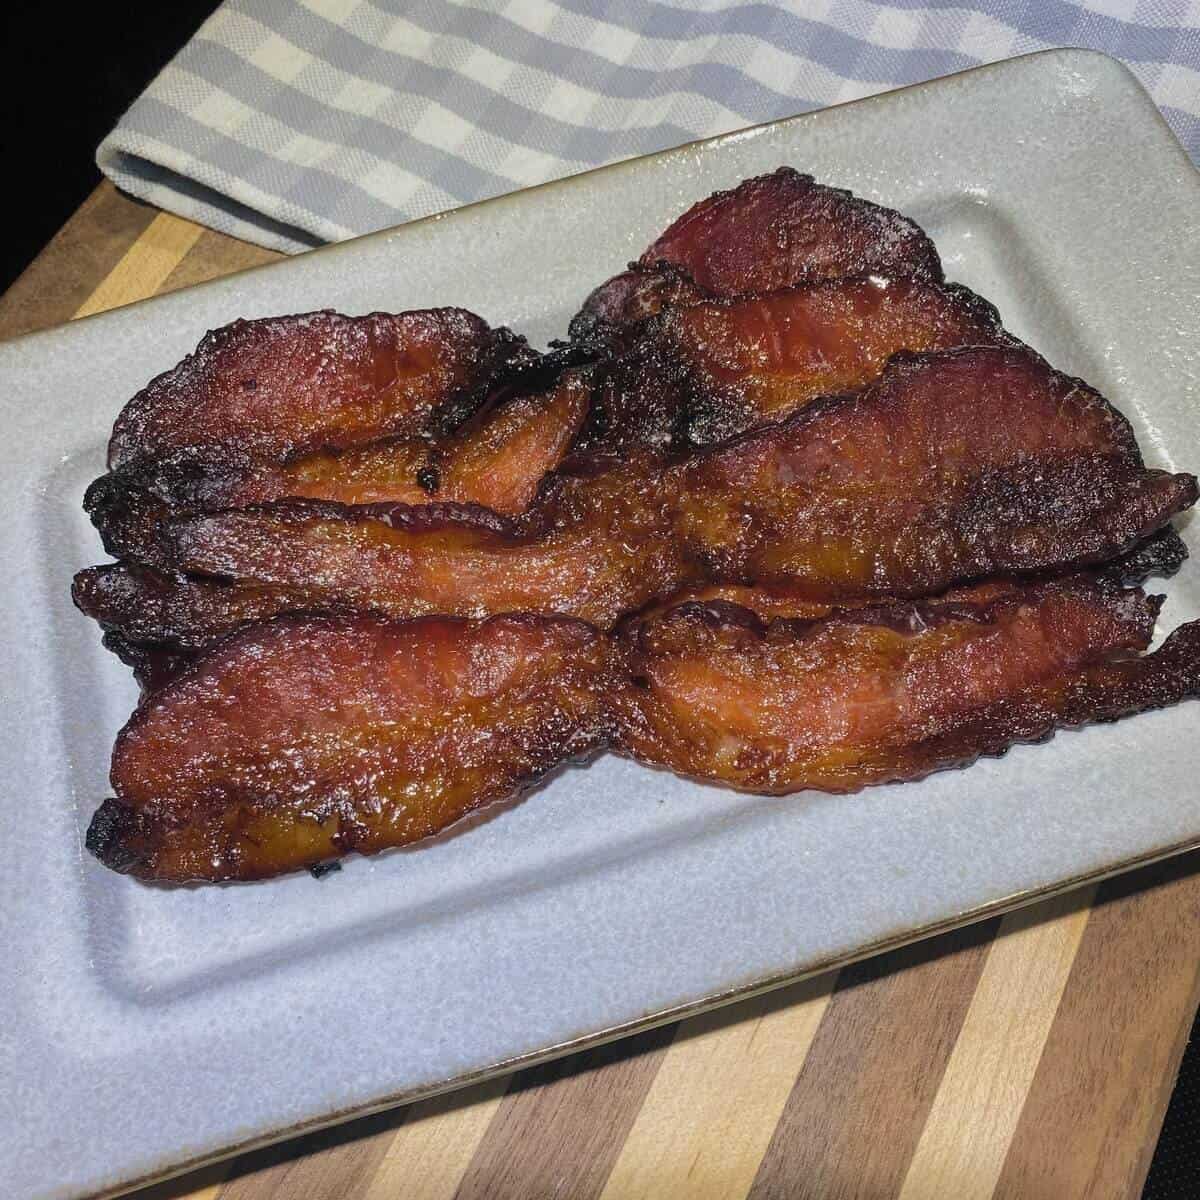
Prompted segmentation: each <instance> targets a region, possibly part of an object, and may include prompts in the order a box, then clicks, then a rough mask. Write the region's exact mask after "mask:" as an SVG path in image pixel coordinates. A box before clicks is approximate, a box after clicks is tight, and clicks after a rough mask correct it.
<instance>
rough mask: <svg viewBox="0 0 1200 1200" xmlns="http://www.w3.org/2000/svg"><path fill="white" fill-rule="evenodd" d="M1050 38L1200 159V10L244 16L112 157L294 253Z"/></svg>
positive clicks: (152, 186)
mask: <svg viewBox="0 0 1200 1200" xmlns="http://www.w3.org/2000/svg"><path fill="white" fill-rule="evenodd" d="M1051 46H1088V47H1092V48H1094V49H1097V50H1104V51H1107V52H1108V53H1109V54H1112V55H1115V56H1116V57H1118V58H1120V59H1123V60H1124V61H1125V62H1126V63H1128V64H1129V66H1130V67H1132V68H1133V70H1134V71H1135V72H1136V73H1137V75H1138V77H1139V78H1140V79H1141V81H1142V83H1143V84H1144V85H1145V87H1146V88H1147V89H1148V90H1149V92H1150V94H1151V95H1152V96H1153V97H1154V99H1155V101H1156V102H1157V103H1158V105H1159V107H1160V108H1161V109H1162V112H1163V114H1164V115H1165V116H1166V118H1167V120H1168V121H1169V122H1170V123H1171V125H1172V127H1173V128H1174V130H1175V133H1176V135H1177V136H1178V137H1179V138H1180V140H1181V141H1182V142H1183V144H1184V146H1185V147H1186V148H1187V150H1188V152H1189V153H1190V154H1191V155H1192V158H1193V160H1200V0H973V2H972V0H960V2H957V3H956V2H954V0H950V2H946V0H924V2H921V0H891V2H890V3H885V2H882V0H811V2H806V3H803V4H794V3H793V4H789V3H784V2H781V0H754V2H749V0H744V2H738V0H509V2H507V3H501V2H493V3H488V2H487V0H457V2H454V3H451V2H450V0H227V2H226V3H225V4H223V5H222V6H221V7H220V8H219V9H218V10H217V11H216V12H215V13H214V14H213V16H212V17H211V18H210V19H209V20H208V21H206V22H205V23H204V25H203V26H202V27H201V28H200V30H199V31H198V32H197V34H196V36H195V37H194V38H192V40H191V41H190V42H188V44H187V45H186V46H185V47H184V48H183V50H182V51H181V52H180V53H179V54H178V55H177V56H176V57H175V59H174V60H173V61H172V62H171V63H170V64H168V66H167V67H166V68H165V69H164V70H163V72H162V73H161V74H160V75H159V76H158V78H157V79H155V80H154V82H153V83H152V84H151V85H150V86H149V88H147V90H146V91H145V93H144V94H143V95H142V96H141V97H140V98H139V99H138V100H137V101H136V102H135V103H134V105H133V107H132V108H130V110H129V111H128V112H127V113H126V114H125V115H124V116H123V117H122V118H121V120H120V122H119V123H118V125H117V127H116V129H114V130H113V131H112V133H110V134H109V135H108V137H106V138H105V139H104V141H103V142H102V143H101V145H100V148H99V150H98V151H97V162H98V163H99V166H100V169H101V170H102V171H103V172H104V173H105V174H106V175H108V176H109V177H110V178H111V179H112V180H113V182H114V183H116V184H117V185H118V186H119V187H122V188H124V189H125V190H126V191H129V192H132V193H133V194H134V195H137V196H140V197H142V198H144V199H146V200H148V201H150V202H151V203H153V204H156V205H158V206H159V207H161V208H165V209H167V210H169V211H171V212H175V213H179V214H181V215H183V216H186V217H190V218H192V219H193V220H195V221H199V222H201V223H203V224H205V225H209V226H212V227H213V228H215V229H220V230H223V231H224V232H226V233H231V234H234V235H235V236H237V237H241V238H246V239H248V240H250V241H253V242H258V243H259V244H261V245H263V246H270V247H272V248H274V249H277V250H285V251H298V250H304V249H307V248H308V247H310V246H314V245H318V244H320V243H321V242H326V241H338V240H341V239H343V238H348V237H353V236H355V235H357V234H360V233H368V232H370V231H371V230H375V229H381V228H384V227H386V226H389V225H396V224H399V223H400V222H402V221H408V220H411V219H412V218H414V217H421V216H425V215H427V214H429V213H433V212H440V211H442V210H444V209H448V208H454V207H456V206H458V205H460V204H464V203H467V202H468V201H472V200H481V199H484V198H485V197H488V196H494V195H498V194H500V193H502V192H508V191H513V190H514V189H516V188H521V187H527V186H529V185H530V184H535V183H541V182H543V181H544V180H547V179H554V178H557V177H559V176H562V175H569V174H573V173H575V172H577V171H580V170H583V169H585V168H587V167H592V166H597V165H599V164H601V163H605V162H612V161H615V160H618V159H622V158H629V157H631V156H633V155H638V154H645V153H647V152H649V151H653V150H661V149H663V148H665V147H668V146H674V145H677V144H679V143H680V142H685V141H689V140H691V139H693V138H697V137H706V136H709V135H711V134H716V133H722V132H724V131H726V130H730V129H736V128H739V127H740V126H743V125H748V124H753V123H756V122H760V121H767V120H771V119H773V118H776V117H785V116H790V115H792V114H794V113H797V112H803V111H805V110H807V109H812V108H819V107H821V106H822V105H826V104H833V103H836V102H838V101H842V100H852V99H855V98H856V97H859V96H865V95H869V94H870V93H872V92H879V91H884V90H886V89H888V88H893V87H897V86H899V85H901V84H906V83H914V82H917V81H919V80H923V79H929V78H931V77H933V76H935V75H944V74H946V73H948V72H951V71H961V70H963V69H964V68H967V67H972V66H975V65H977V64H979V63H983V62H990V61H994V60H996V59H1001V58H1009V57H1011V56H1013V55H1016V54H1024V53H1027V52H1029V51H1033V50H1042V49H1046V48H1047V47H1051Z"/></svg>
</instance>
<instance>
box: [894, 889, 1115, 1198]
mask: <svg viewBox="0 0 1200 1200" xmlns="http://www.w3.org/2000/svg"><path fill="white" fill-rule="evenodd" d="M1093 893H1094V889H1093V888H1087V889H1084V890H1083V891H1082V892H1077V893H1073V894H1070V895H1067V896H1063V897H1059V898H1057V899H1054V900H1050V901H1047V902H1046V903H1045V904H1040V905H1037V906H1036V907H1034V908H1030V909H1023V910H1021V911H1019V912H1016V913H1012V914H1010V915H1009V916H1007V917H1005V918H1004V920H1003V921H1002V922H1001V924H1000V932H999V934H998V935H997V937H996V940H995V942H993V944H992V948H991V950H990V951H989V953H988V958H987V963H986V964H985V966H984V969H983V973H982V975H981V976H980V979H979V985H978V987H977V988H976V989H975V995H974V997H973V999H972V1001H971V1007H970V1009H969V1010H968V1012H967V1016H966V1019H965V1020H964V1021H963V1027H962V1031H961V1032H960V1033H959V1036H958V1041H957V1042H956V1043H955V1045H954V1051H953V1053H952V1054H951V1055H950V1061H949V1062H948V1063H947V1064H946V1072H945V1075H944V1076H943V1078H942V1085H941V1087H940V1088H939V1089H938V1093H937V1096H936V1098H935V1099H934V1102H933V1108H932V1110H931V1111H930V1114H929V1119H928V1120H927V1121H926V1123H925V1129H924V1131H923V1133H922V1134H921V1140H920V1142H919V1143H918V1144H917V1149H916V1153H915V1154H914V1155H913V1159H912V1162H911V1163H910V1164H909V1168H908V1172H907V1174H906V1175H905V1179H904V1186H903V1188H902V1189H901V1192H900V1200H944V1198H945V1197H946V1196H953V1197H955V1200H990V1197H991V1196H992V1193H993V1191H994V1190H995V1187H996V1182H997V1180H998V1179H999V1177H1000V1171H1001V1169H1002V1168H1003V1166H1004V1158H1005V1155H1006V1154H1007V1153H1008V1148H1009V1145H1010V1143H1011V1141H1012V1137H1013V1134H1014V1133H1015V1131H1016V1128H1017V1122H1018V1120H1019V1119H1020V1116H1021V1108H1022V1106H1023V1105H1024V1103H1025V1097H1026V1095H1027V1094H1028V1092H1029V1088H1030V1085H1031V1084H1032V1082H1033V1077H1034V1073H1035V1071H1036V1070H1037V1065H1038V1061H1039V1060H1040V1058H1041V1056H1042V1048H1043V1047H1044V1046H1045V1044H1046V1037H1047V1035H1048V1034H1049V1032H1050V1026H1051V1023H1052V1022H1053V1020H1054V1014H1055V1012H1057V1010H1058V1005H1059V1001H1060V1000H1061V999H1062V994H1063V989H1064V988H1065V987H1066V984H1067V978H1068V976H1069V975H1070V972H1071V964H1072V963H1073V962H1074V960H1075V954H1076V951H1077V950H1078V949H1079V943H1080V939H1081V938H1082V937H1083V931H1084V929H1085V927H1086V926H1087V921H1088V912H1089V908H1088V906H1089V904H1090V902H1091V898H1092V895H1093Z"/></svg>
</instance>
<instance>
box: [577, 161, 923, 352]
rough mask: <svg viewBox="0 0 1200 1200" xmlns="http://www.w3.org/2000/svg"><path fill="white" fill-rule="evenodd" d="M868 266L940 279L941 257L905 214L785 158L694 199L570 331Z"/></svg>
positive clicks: (606, 331)
mask: <svg viewBox="0 0 1200 1200" xmlns="http://www.w3.org/2000/svg"><path fill="white" fill-rule="evenodd" d="M869 273H878V274H881V275H919V276H922V277H925V278H929V279H933V280H940V279H941V278H942V264H941V261H940V259H939V258H938V254H937V250H936V249H935V248H934V245H933V243H932V242H931V241H930V240H929V238H928V237H927V236H926V235H925V233H924V232H923V231H922V230H921V228H920V226H918V225H917V224H916V223H915V222H913V221H910V220H909V219H908V218H907V217H905V216H902V215H901V214H900V213H898V212H895V211H894V210H892V209H890V208H883V207H881V206H880V205H878V204H872V203H871V202H870V201H867V200H862V199H859V198H858V197H856V196H853V195H852V194H851V193H850V192H847V191H843V190H841V189H840V188H831V187H826V186H825V185H824V184H820V183H816V182H815V181H814V180H813V178H812V176H811V175H801V174H799V173H798V172H796V171H794V170H792V169H791V168H790V167H780V168H779V170H777V171H774V172H772V173H771V174H769V175H760V176H758V177H757V178H754V179H748V180H746V181H745V182H744V183H741V184H739V185H738V186H737V187H736V188H734V189H733V190H732V191H728V192H717V193H716V194H715V195H712V196H710V197H709V198H708V199H707V200H701V201H700V203H699V204H695V205H693V206H692V207H691V208H690V209H688V211H687V212H686V213H684V214H683V216H681V217H679V218H678V220H676V221H675V222H674V223H673V224H672V225H671V226H670V227H669V228H668V229H667V230H666V231H665V232H664V233H663V234H662V236H661V237H659V238H658V240H657V241H655V242H654V244H653V245H651V246H650V247H649V248H648V249H647V250H646V252H645V253H644V254H643V255H642V256H641V258H640V259H639V260H638V262H637V263H635V264H634V265H633V266H632V268H631V269H630V270H629V271H627V272H624V273H623V274H621V275H617V276H615V277H614V278H613V279H611V280H609V281H608V282H607V283H604V284H601V285H600V287H598V288H597V289H596V290H595V291H594V292H593V293H592V294H591V295H590V296H589V297H588V299H587V300H586V302H585V303H584V306H583V308H582V309H581V310H580V312H579V314H578V315H577V316H576V317H575V319H574V320H573V321H572V322H571V336H572V337H574V338H578V339H581V340H593V341H598V342H602V343H608V342H611V341H613V340H614V339H616V340H618V341H619V340H620V338H621V332H622V330H623V328H624V327H625V326H627V325H629V324H631V323H633V322H637V321H639V320H642V319H644V318H645V317H647V316H650V315H653V314H654V313H656V312H658V311H660V309H661V308H662V307H663V305H664V304H672V303H679V302H681V301H683V302H686V301H688V300H689V299H694V298H696V297H697V296H700V295H709V296H748V295H754V294H758V293H763V292H774V291H778V290H779V289H780V288H787V287H794V286H795V285H796V284H799V283H810V282H813V281H814V280H818V279H837V278H840V277H841V276H845V275H862V274H869ZM689 285H691V286H689Z"/></svg>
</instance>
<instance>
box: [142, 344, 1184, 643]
mask: <svg viewBox="0 0 1200 1200" xmlns="http://www.w3.org/2000/svg"><path fill="white" fill-rule="evenodd" d="M1196 495H1197V490H1196V480H1195V478H1194V477H1193V476H1191V475H1182V474H1181V475H1170V474H1167V473H1166V472H1163V471H1152V470H1147V469H1146V468H1145V467H1144V466H1143V465H1142V461H1141V456H1140V454H1139V452H1138V449H1137V445H1136V443H1135V441H1134V438H1133V433H1132V431H1131V430H1130V428H1129V425H1128V423H1127V422H1126V421H1125V419H1124V418H1123V417H1122V416H1121V415H1120V414H1119V413H1117V412H1116V410H1115V409H1113V408H1112V407H1111V406H1110V405H1108V404H1107V402H1106V401H1105V400H1104V399H1103V397H1101V396H1100V395H1099V394H1098V393H1096V392H1094V391H1092V390H1091V389H1090V388H1088V387H1087V386H1086V385H1084V384H1083V383H1081V382H1080V381H1079V380H1075V379H1070V378H1068V377H1067V376H1065V375H1061V374H1059V373H1058V372H1056V371H1053V370H1052V369H1051V368H1050V367H1049V366H1047V365H1046V363H1045V362H1044V361H1043V360H1042V359H1041V358H1039V357H1038V356H1037V355H1035V354H1033V353H1032V352H1030V351H1027V350H1019V349H999V348H984V347H977V348H970V349H964V350H957V351H952V352H949V353H942V354H928V355H902V356H898V357H897V358H894V359H893V360H892V361H891V362H890V363H889V364H888V366H887V368H886V369H885V371H884V372H883V374H882V375H881V377H880V378H879V380H877V381H876V382H875V383H874V384H872V385H870V386H869V387H867V388H866V389H864V390H862V391H861V392H858V393H853V394H850V395H846V396H835V397H828V398H825V399H822V400H818V401H814V402H813V403H812V404H810V405H808V406H807V407H805V408H803V409H801V411H800V412H798V413H797V414H796V415H795V416H793V417H791V418H790V419H788V420H787V421H785V422H783V423H782V424H779V425H772V426H767V427H765V428H763V429H760V430H758V431H756V432H754V433H750V434H747V435H744V436H743V437H741V438H739V439H737V440H735V441H733V442H731V443H729V444H728V445H725V446H721V447H719V448H717V449H715V450H710V451H708V452H706V453H701V454H698V455H695V456H694V457H692V458H689V459H685V460H684V461H682V462H681V463H678V464H676V465H674V466H671V467H667V468H665V469H657V468H656V467H655V466H654V461H653V459H652V458H649V459H648V458H646V457H644V456H643V457H639V456H638V455H636V454H635V455H632V456H630V458H629V459H628V461H626V462H624V463H623V464H621V465H618V466H616V467H613V468H611V469H603V470H598V473H593V474H588V473H587V472H581V473H579V474H576V475H572V476H566V475H562V474H560V475H559V477H558V478H557V479H556V480H555V481H554V483H553V484H552V486H550V487H548V488H546V489H544V491H543V492H542V494H541V496H540V497H539V499H538V501H537V503H535V505H534V506H533V507H532V508H531V509H530V510H529V511H528V512H527V513H526V514H525V515H524V516H523V517H522V518H521V519H520V521H519V522H518V523H516V524H514V525H511V526H507V527H505V526H497V525H495V524H493V525H491V526H488V525H486V524H485V523H483V522H482V521H481V520H480V517H479V515H478V514H471V513H469V512H466V513H463V514H457V511H455V512H450V513H447V514H446V515H445V516H444V517H442V518H440V519H438V520H437V521H433V522H432V524H431V523H430V522H431V520H432V518H425V519H421V520H418V519H417V518H416V517H415V516H414V515H413V514H419V513H420V512H421V511H422V510H403V509H397V510H396V511H395V513H394V514H392V517H391V523H390V524H389V523H386V522H385V521H383V520H380V519H378V517H377V516H373V515H371V513H370V511H369V510H361V509H360V510H347V509H339V508H338V507H337V506H329V505H325V506H321V505H312V504H292V505H270V506H266V507H264V508H262V509H251V510H246V511H243V512H230V513H217V514H213V515H210V516H203V517H195V518H181V519H179V520H176V521H172V522H170V523H169V524H168V527H167V532H166V534H165V535H164V538H165V541H166V542H168V543H169V546H170V557H171V561H172V564H173V566H174V568H175V569H176V570H179V571H183V572H190V573H198V574H207V575H215V576H219V577H221V578H226V579H237V580H241V581H243V582H247V583H253V584H258V585H266V586H274V587H282V588H303V589H305V590H307V591H308V592H309V593H310V594H312V595H314V596H317V597H322V596H325V597H330V598H333V597H337V598H339V599H340V600H342V601H343V602H345V603H347V604H351V605H354V606H356V607H361V606H366V607H375V608H381V609H384V610H385V611H387V612H389V613H391V614H393V615H397V616H401V615H421V614H424V613H429V612H449V613H456V614H460V615H467V616H482V615H487V614H489V613H496V612H508V611H515V610H536V611H542V612H561V613H567V614H570V615H573V616H579V617H582V618H584V619H585V620H589V621H591V622H593V623H594V624H597V625H600V626H603V627H608V626H610V625H611V624H613V623H614V622H615V621H616V620H617V619H618V618H620V617H621V616H622V615H624V614H626V613H629V612H632V611H634V610H636V609H638V608H641V607H642V606H644V605H646V604H648V603H649V602H651V601H653V600H655V599H659V598H661V597H663V596H668V595H670V594H671V593H672V592H674V591H676V590H678V589H680V588H682V587H686V586H696V585H699V584H703V583H721V582H723V583H742V582H755V583H762V584H767V585H769V586H772V587H782V588H786V589H789V590H790V591H791V593H792V595H793V596H795V597H797V598H801V599H804V600H807V601H813V602H818V603H832V604H844V603H847V602H853V601H855V600H857V601H862V600H864V599H869V598H871V597H883V596H920V595H931V594H936V593H938V592H941V591H943V590H944V589H946V588H947V587H950V586H952V585H953V584H955V583H957V582H960V581H964V580H969V579H978V578H983V577H986V576H993V575H998V574H1010V573H1024V572H1030V571H1048V570H1055V569H1062V568H1066V567H1072V566H1078V565H1084V564H1089V563H1100V562H1104V561H1106V560H1108V559H1111V558H1114V557H1116V556H1117V555H1120V554H1122V553H1124V552H1126V551H1127V550H1129V549H1130V548H1131V547H1133V546H1135V545H1136V544H1137V543H1138V542H1139V541H1141V540H1142V539H1144V538H1146V537H1148V536H1149V535H1150V534H1151V533H1153V532H1155V531H1156V530H1158V529H1159V528H1161V527H1162V526H1163V525H1165V524H1166V523H1167V522H1168V521H1169V520H1170V519H1171V517H1172V516H1174V515H1175V514H1176V513H1178V512H1180V511H1182V510H1183V509H1185V508H1187V507H1189V506H1190V505H1191V504H1193V503H1195V500H1196ZM405 513H407V514H408V515H407V516H405V515H404V514H405Z"/></svg>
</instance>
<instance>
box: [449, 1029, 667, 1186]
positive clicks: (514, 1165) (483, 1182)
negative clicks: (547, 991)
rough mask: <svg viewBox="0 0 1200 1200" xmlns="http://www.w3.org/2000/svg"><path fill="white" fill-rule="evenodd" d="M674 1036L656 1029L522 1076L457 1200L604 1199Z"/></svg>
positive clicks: (483, 1143) (483, 1145)
mask: <svg viewBox="0 0 1200 1200" xmlns="http://www.w3.org/2000/svg"><path fill="white" fill-rule="evenodd" d="M674 1032H675V1027H674V1026H671V1025H668V1026H664V1027H662V1028H659V1029H651V1030H648V1031H647V1032H645V1033H640V1034H637V1035H635V1036H634V1037H631V1038H627V1039H625V1040H623V1041H619V1042H610V1043H609V1044H608V1045H605V1046H598V1047H597V1048H596V1049H594V1050H588V1051H585V1052H584V1053H582V1054H577V1055H574V1056H573V1057H571V1058H567V1059H560V1060H558V1061H557V1062H551V1063H547V1064H545V1065H544V1066H540V1067H534V1068H532V1069H530V1070H528V1071H523V1072H522V1073H521V1074H520V1075H518V1076H517V1078H516V1079H515V1080H514V1081H513V1084H512V1086H511V1087H510V1088H509V1091H508V1094H507V1095H506V1096H505V1097H504V1099H503V1100H502V1101H501V1103H500V1108H499V1110H498V1111H497V1113H496V1116H495V1118H494V1119H493V1120H492V1123H491V1125H490V1126H489V1127H488V1130H487V1133H486V1134H485V1135H484V1138H483V1141H482V1142H481V1144H480V1146H479V1149H478V1151H477V1152H476V1154H475V1156H474V1158H473V1159H472V1160H471V1164H470V1167H469V1168H468V1170H467V1173H466V1175H465V1176H464V1178H463V1181H462V1184H461V1186H460V1187H459V1189H458V1197H457V1200H533V1198H540V1197H543V1196H544V1197H552V1196H553V1197H564V1198H566V1197H570V1200H590V1198H591V1197H596V1196H599V1194H600V1192H601V1190H602V1189H603V1187H604V1184H605V1181H606V1180H607V1179H608V1176H609V1173H610V1171H611V1169H612V1165H613V1162H614V1161H615V1160H616V1157H617V1155H618V1154H619V1153H620V1150H621V1147H622V1145H624V1142H625V1138H626V1135H627V1134H628V1132H629V1129H630V1127H631V1126H632V1124H633V1122H634V1119H635V1118H636V1116H637V1114H638V1111H639V1109H640V1108H641V1107H642V1101H643V1100H644V1099H645V1096H646V1093H647V1092H648V1091H649V1089H650V1084H651V1083H652V1082H653V1080H654V1076H655V1074H656V1073H657V1071H658V1068H659V1064H660V1062H661V1061H662V1058H663V1053H664V1050H665V1048H666V1046H667V1044H668V1043H669V1042H670V1041H671V1039H672V1037H673V1036H674Z"/></svg>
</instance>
